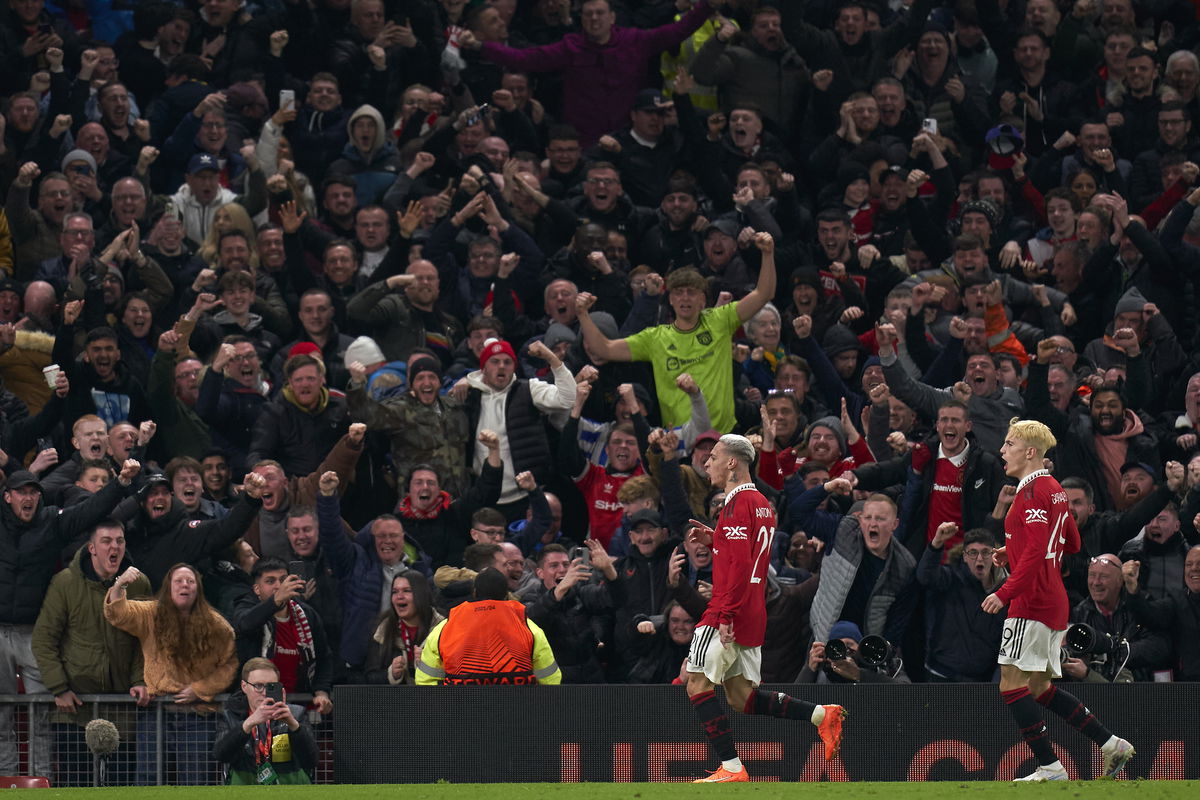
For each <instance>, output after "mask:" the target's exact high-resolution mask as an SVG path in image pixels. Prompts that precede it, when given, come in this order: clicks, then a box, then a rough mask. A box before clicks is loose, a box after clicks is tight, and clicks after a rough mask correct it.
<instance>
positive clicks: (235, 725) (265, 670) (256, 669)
mask: <svg viewBox="0 0 1200 800" xmlns="http://www.w3.org/2000/svg"><path fill="white" fill-rule="evenodd" d="M224 722H225V725H226V729H225V732H224V733H223V734H222V735H221V736H220V737H219V738H218V739H217V742H216V744H215V745H214V746H213V755H215V756H216V757H217V759H218V760H219V761H222V762H224V763H226V764H228V765H229V783H231V784H235V785H242V784H257V785H272V784H308V783H312V778H311V775H312V771H313V770H314V769H315V768H316V765H317V742H316V739H315V738H314V737H313V732H312V729H311V728H310V727H309V726H308V724H307V723H304V722H301V721H300V720H298V719H296V715H295V714H294V713H293V711H292V707H290V706H288V704H287V693H286V692H285V691H284V688H283V684H282V683H280V675H279V668H278V667H276V666H275V664H273V663H272V662H271V661H270V660H269V659H266V658H252V659H250V660H249V661H247V662H246V663H245V665H244V666H243V667H242V691H241V692H239V693H236V694H233V695H232V696H230V698H229V700H228V701H226V703H225V719H224Z"/></svg>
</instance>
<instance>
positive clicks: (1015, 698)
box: [1000, 686, 1058, 767]
mask: <svg viewBox="0 0 1200 800" xmlns="http://www.w3.org/2000/svg"><path fill="white" fill-rule="evenodd" d="M1000 697H1002V698H1003V699H1004V703H1005V704H1006V705H1007V706H1008V710H1009V712H1010V713H1011V714H1012V715H1013V719H1014V720H1016V722H1017V727H1018V728H1020V729H1021V735H1022V736H1023V737H1025V743H1026V744H1028V745H1029V749H1030V750H1032V751H1033V757H1034V758H1036V759H1037V762H1038V763H1039V764H1041V765H1042V766H1043V767H1046V766H1049V765H1051V764H1053V763H1054V762H1055V761H1058V756H1056V755H1054V750H1053V748H1051V747H1050V735H1049V734H1048V733H1047V732H1046V721H1045V720H1044V719H1042V712H1040V711H1038V704H1037V702H1036V701H1035V700H1034V699H1033V695H1032V694H1030V693H1029V688H1028V687H1026V686H1022V687H1021V688H1020V689H1013V690H1011V691H1008V692H1000Z"/></svg>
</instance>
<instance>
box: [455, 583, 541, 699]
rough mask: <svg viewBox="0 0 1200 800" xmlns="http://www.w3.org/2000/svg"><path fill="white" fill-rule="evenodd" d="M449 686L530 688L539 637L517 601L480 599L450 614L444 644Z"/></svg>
mask: <svg viewBox="0 0 1200 800" xmlns="http://www.w3.org/2000/svg"><path fill="white" fill-rule="evenodd" d="M438 651H439V652H440V653H441V655H442V666H443V667H444V669H445V670H446V678H445V680H443V681H442V683H443V684H444V685H447V686H451V685H458V686H465V685H490V684H512V685H525V684H533V683H537V679H536V678H535V677H534V675H533V632H532V631H530V630H529V626H528V625H527V624H526V622H525V606H523V605H521V604H520V603H518V602H517V601H516V600H478V601H475V602H467V603H462V604H461V605H458V606H455V607H454V608H453V609H451V610H450V618H449V619H448V620H446V624H445V626H443V628H442V634H441V638H440V639H439V640H438Z"/></svg>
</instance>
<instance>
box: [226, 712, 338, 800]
mask: <svg viewBox="0 0 1200 800" xmlns="http://www.w3.org/2000/svg"><path fill="white" fill-rule="evenodd" d="M248 716H250V704H249V702H248V701H247V700H246V695H245V694H243V693H242V692H241V691H238V692H235V693H234V694H232V695H230V697H229V699H228V700H226V701H225V711H224V712H223V713H222V715H221V717H220V719H219V726H220V727H219V729H220V733H218V734H217V739H216V741H215V742H213V747H212V757H213V758H214V759H215V760H217V761H220V762H221V763H222V764H228V765H229V772H230V775H229V780H230V782H231V783H249V784H254V783H256V782H257V781H256V779H255V776H256V775H257V773H258V765H257V764H256V763H255V756H254V737H253V736H251V735H250V734H248V733H246V732H245V731H244V730H242V723H243V722H245V721H246V717H248ZM297 721H298V722H300V727H299V728H297V729H296V730H294V731H289V730H288V729H287V726H286V725H285V724H284V723H281V722H275V723H273V727H272V734H273V736H274V737H275V738H276V739H278V738H279V737H280V736H283V735H285V734H286V736H287V738H288V741H289V742H290V743H291V753H292V758H291V760H290V761H279V762H276V761H272V762H271V765H272V766H273V767H274V768H275V772H276V773H278V775H279V783H311V782H312V773H313V772H314V771H315V770H316V768H317V756H318V751H317V740H316V738H315V737H314V736H313V732H312V728H310V727H309V726H308V723H307V722H304V721H301V720H297ZM261 727H265V726H261ZM261 733H262V734H263V735H264V736H265V733H266V731H265V730H263V731H262V732H261ZM272 749H274V748H272ZM299 772H304V773H306V774H307V777H306V778H300V777H299V775H297V773H299Z"/></svg>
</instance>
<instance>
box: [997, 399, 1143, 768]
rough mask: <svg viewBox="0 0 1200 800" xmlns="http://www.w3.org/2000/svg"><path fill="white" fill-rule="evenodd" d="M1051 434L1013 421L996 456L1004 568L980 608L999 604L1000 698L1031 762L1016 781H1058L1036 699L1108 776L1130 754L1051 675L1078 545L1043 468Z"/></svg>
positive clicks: (1057, 670)
mask: <svg viewBox="0 0 1200 800" xmlns="http://www.w3.org/2000/svg"><path fill="white" fill-rule="evenodd" d="M1056 443H1057V442H1056V441H1055V438H1054V434H1053V433H1051V432H1050V429H1049V428H1048V427H1046V426H1045V425H1043V424H1042V423H1041V422H1037V421H1035V420H1022V419H1013V420H1012V422H1011V423H1010V424H1009V428H1008V433H1007V434H1006V435H1005V437H1004V444H1003V446H1001V448H1000V458H1001V459H1002V460H1003V461H1004V472H1005V474H1007V475H1008V476H1009V477H1010V478H1016V479H1017V481H1018V483H1017V486H1016V489H1015V490H1014V489H1012V488H1011V487H1008V488H1007V490H1006V493H1009V494H1011V496H1012V505H1011V506H1010V507H1009V509H1008V514H1007V515H1006V516H1005V518H1004V542H1005V546H1004V547H1001V548H999V549H997V550H996V551H995V554H994V555H993V556H992V559H993V561H994V562H995V564H996V566H999V567H1003V566H1007V567H1008V568H1009V572H1010V574H1009V577H1008V580H1007V581H1005V582H1004V585H1003V586H1001V587H1000V588H999V589H997V590H996V591H995V592H993V593H992V594H989V595H988V596H987V597H985V598H984V600H983V603H982V608H983V610H984V611H986V612H987V613H989V614H998V613H999V612H1000V611H1001V610H1002V609H1003V608H1004V607H1005V606H1006V605H1007V606H1008V618H1007V619H1006V620H1005V621H1004V638H1003V639H1002V641H1001V645H1000V655H999V657H998V658H997V661H999V663H1000V696H1001V697H1002V698H1003V699H1004V702H1005V704H1006V705H1007V706H1008V710H1009V711H1010V712H1011V713H1012V715H1013V719H1014V720H1015V721H1016V723H1017V727H1018V728H1020V729H1021V735H1022V736H1023V737H1024V738H1025V742H1026V744H1028V745H1029V749H1030V750H1032V751H1033V755H1034V758H1036V759H1037V762H1038V767H1037V769H1036V770H1034V771H1033V773H1031V774H1030V775H1027V776H1025V777H1024V778H1018V779H1017V780H1020V781H1065V780H1067V779H1068V776H1067V771H1066V769H1065V768H1064V767H1063V765H1062V762H1060V761H1059V760H1058V757H1057V756H1055V755H1054V750H1053V749H1052V747H1051V744H1050V736H1049V734H1048V733H1047V732H1046V722H1045V720H1044V718H1043V715H1042V711H1041V709H1039V708H1038V705H1039V704H1040V705H1042V706H1044V707H1045V708H1048V709H1049V710H1050V711H1052V712H1054V713H1055V714H1057V715H1059V716H1060V717H1062V718H1063V719H1065V720H1066V721H1067V723H1068V724H1070V725H1072V726H1073V727H1075V728H1076V729H1077V730H1078V731H1080V732H1081V733H1083V735H1084V736H1087V737H1088V738H1089V739H1091V740H1092V741H1094V742H1095V743H1096V744H1098V745H1100V750H1101V752H1102V753H1103V755H1104V770H1103V775H1104V777H1112V776H1114V775H1116V774H1117V773H1118V772H1120V771H1121V769H1122V768H1123V767H1124V766H1125V764H1127V763H1128V762H1129V759H1131V758H1133V756H1134V749H1133V745H1131V744H1130V743H1129V742H1127V741H1125V740H1124V739H1121V738H1119V737H1117V736H1114V735H1113V734H1112V733H1110V732H1109V731H1108V729H1107V728H1105V727H1104V726H1103V725H1102V724H1101V723H1100V720H1098V719H1096V717H1095V715H1094V714H1092V712H1091V711H1090V710H1088V708H1087V707H1086V706H1085V705H1084V704H1083V703H1081V702H1079V700H1078V699H1077V698H1076V697H1074V696H1073V695H1071V694H1069V693H1068V692H1066V691H1064V690H1062V689H1059V688H1058V687H1056V686H1055V685H1054V684H1053V683H1051V680H1052V679H1054V678H1061V677H1062V666H1061V663H1060V658H1061V657H1060V655H1059V652H1060V650H1059V648H1060V644H1061V643H1062V640H1063V634H1064V633H1065V632H1066V629H1067V618H1068V614H1069V612H1070V607H1069V605H1068V602H1067V590H1066V588H1065V587H1064V586H1063V580H1062V559H1063V554H1064V553H1076V552H1078V551H1079V548H1080V544H1081V543H1080V538H1079V529H1078V528H1077V527H1076V526H1075V520H1074V518H1073V517H1072V516H1071V512H1070V505H1069V503H1068V502H1067V493H1066V492H1065V491H1063V488H1062V486H1061V485H1060V484H1059V482H1058V481H1057V480H1055V479H1054V478H1053V477H1052V476H1051V475H1050V471H1049V470H1048V469H1046V466H1045V456H1046V453H1047V452H1049V450H1050V449H1051V448H1052V447H1054V445H1055V444H1056Z"/></svg>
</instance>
